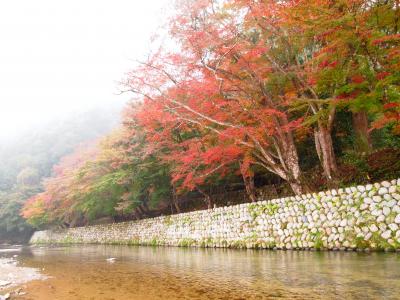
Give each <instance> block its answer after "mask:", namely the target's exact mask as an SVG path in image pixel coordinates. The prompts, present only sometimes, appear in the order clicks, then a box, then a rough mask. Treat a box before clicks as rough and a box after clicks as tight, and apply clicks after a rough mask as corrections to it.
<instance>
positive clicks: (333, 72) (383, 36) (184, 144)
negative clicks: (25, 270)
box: [22, 0, 400, 226]
mask: <svg viewBox="0 0 400 300" xmlns="http://www.w3.org/2000/svg"><path fill="white" fill-rule="evenodd" d="M398 6H399V4H398V2H397V1H379V0H378V1H365V0H341V1H331V0H310V1H309V0H307V1H306V0H292V1H291V0H287V1H273V0H266V1H251V0H227V1H217V0H214V1H213V0H197V1H196V0H184V1H177V3H176V14H175V15H174V16H173V17H172V18H171V20H170V21H169V23H168V30H169V31H168V33H169V38H170V43H173V44H174V47H172V48H173V49H172V50H169V48H171V47H160V48H159V49H157V50H156V51H155V52H153V53H150V54H149V56H148V59H147V60H145V61H140V62H138V63H137V65H136V66H135V68H134V69H133V70H132V71H131V72H129V73H128V74H127V76H126V78H125V80H124V81H123V82H122V89H123V90H124V91H127V92H131V93H132V94H133V96H134V99H133V101H132V103H130V104H129V105H128V106H127V107H126V109H125V111H124V121H123V128H122V129H121V130H120V131H119V132H118V133H114V134H113V135H110V136H109V137H107V138H105V140H104V141H103V142H102V143H101V144H100V146H97V147H96V149H97V150H96V151H97V152H96V154H94V153H91V152H86V151H78V152H76V153H75V154H73V155H72V156H71V157H68V158H66V159H65V160H63V161H62V162H60V164H59V165H58V166H57V167H56V168H55V172H54V177H52V178H50V179H48V180H47V181H46V182H45V183H44V186H45V191H44V192H43V193H42V194H39V195H37V196H35V197H33V198H31V199H30V200H29V201H28V202H27V204H26V206H25V208H24V210H23V212H22V213H23V215H24V217H26V218H28V219H29V220H30V221H31V222H32V223H37V220H41V222H42V223H62V222H65V223H66V224H67V225H68V226H70V225H71V224H72V225H73V224H74V222H85V221H86V220H87V219H88V218H91V217H92V218H93V217H94V218H98V217H99V216H107V215H108V216H109V215H116V214H121V211H124V209H125V211H130V212H132V211H134V215H135V216H143V215H149V214H150V211H151V207H152V205H153V207H154V205H156V204H155V203H158V202H159V201H166V202H170V203H171V204H172V205H173V206H174V207H175V210H176V211H178V212H179V198H180V197H181V196H182V195H184V194H185V193H190V192H197V193H200V194H201V195H203V196H204V197H205V199H206V203H207V205H208V207H211V206H212V204H213V203H212V197H211V196H210V195H209V194H208V193H207V192H206V191H207V187H209V186H212V185H218V183H219V182H221V180H229V178H230V176H236V177H238V178H241V179H242V181H243V186H244V188H245V190H246V191H247V193H248V197H249V199H251V200H252V201H254V200H255V199H256V195H255V183H254V178H255V176H256V175H257V174H269V175H268V176H272V177H274V178H277V180H279V181H284V182H286V183H287V184H288V185H289V186H290V188H291V189H292V191H293V193H295V194H301V193H304V192H308V191H310V190H315V189H317V188H318V187H316V186H315V185H313V183H312V182H310V181H309V180H307V176H306V173H307V172H309V170H310V168H314V169H315V170H321V171H320V174H322V175H323V176H324V178H325V179H324V180H325V183H326V185H327V186H328V187H331V186H337V185H338V184H339V179H340V178H339V177H340V170H339V169H340V168H339V166H338V165H339V164H340V160H341V157H342V156H344V154H343V153H345V152H346V151H347V152H349V151H350V152H351V151H353V152H352V153H356V154H357V155H359V157H362V155H366V154H367V153H369V152H371V151H372V150H373V149H374V147H375V146H374V142H373V137H371V132H372V133H373V132H378V133H380V134H381V135H382V134H383V133H384V134H386V135H390V136H392V135H396V134H399V133H400V104H399V102H400V101H399V95H400V94H399V81H400V76H399V75H400V72H399V71H400V70H399V66H400V61H399V59H400V47H399V45H400V43H399V42H400V33H399V25H400V24H399V20H400V15H399V14H400V11H399V7H398ZM348 124H351V125H350V127H349V125H348ZM346 126H347V127H346ZM340 131H344V132H347V133H349V135H351V136H352V137H353V139H352V140H351V142H348V141H342V140H340V135H339V133H340ZM342 135H343V134H342ZM346 143H347V144H346ZM376 144H377V143H376ZM343 145H347V146H343ZM305 147H306V148H307V150H304V148H305ZM338 147H341V149H340V151H338ZM349 149H350V150H349ZM301 153H303V154H304V153H305V154H306V156H309V157H310V158H309V159H308V160H313V161H312V163H304V162H305V161H307V157H305V158H303V157H302V156H301ZM338 155H339V156H341V157H339V158H338ZM311 157H313V158H311ZM317 162H318V163H317ZM310 165H312V166H311V167H310ZM227 178H228V179H227ZM161 199H163V200H161ZM39 223H40V222H39Z"/></svg>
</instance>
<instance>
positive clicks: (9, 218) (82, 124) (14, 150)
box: [0, 106, 120, 243]
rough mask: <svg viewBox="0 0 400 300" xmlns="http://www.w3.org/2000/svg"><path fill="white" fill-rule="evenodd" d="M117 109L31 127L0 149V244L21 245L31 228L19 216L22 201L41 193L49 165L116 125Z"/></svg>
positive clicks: (82, 114)
mask: <svg viewBox="0 0 400 300" xmlns="http://www.w3.org/2000/svg"><path fill="white" fill-rule="evenodd" d="M119 110H120V106H116V107H112V108H111V107H107V109H104V108H98V109H94V110H91V111H86V112H84V113H80V114H76V115H75V116H69V117H65V118H61V119H59V120H56V121H51V122H49V123H48V124H46V125H45V126H43V128H41V127H39V128H32V129H31V130H29V131H27V132H25V133H21V135H20V136H19V137H18V138H15V139H14V141H13V140H11V141H7V143H6V142H4V141H2V142H1V146H0V243H1V242H2V241H3V242H4V241H9V242H21V241H24V240H26V239H27V238H29V236H30V234H31V233H32V231H33V228H32V227H31V226H30V225H29V224H27V222H26V221H25V219H24V218H22V216H20V210H21V208H22V206H23V205H24V203H25V202H26V200H27V199H28V198H29V197H31V196H34V195H36V194H38V193H40V192H43V186H42V184H41V181H42V179H44V178H47V177H50V176H51V175H52V169H53V165H54V164H56V163H57V162H58V161H59V160H60V158H61V157H63V156H65V155H67V154H68V153H70V152H71V151H73V150H74V149H75V148H77V147H84V145H86V144H87V140H94V139H96V138H100V137H101V136H103V135H104V134H107V133H108V132H110V130H111V129H112V128H113V127H114V126H116V125H117V124H118V122H119Z"/></svg>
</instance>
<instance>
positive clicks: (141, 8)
mask: <svg viewBox="0 0 400 300" xmlns="http://www.w3.org/2000/svg"><path fill="white" fill-rule="evenodd" d="M170 2H172V1H171V0H169V1H168V0H143V1H142V0H108V1H107V0H64V1H60V0H35V1H32V0H10V1H0V42H1V43H0V137H2V136H6V135H12V134H16V133H18V132H20V131H21V130H22V129H24V130H25V129H26V128H29V127H30V126H32V125H33V124H39V123H41V122H46V121H48V120H51V119H54V118H57V117H59V116H60V115H64V114H66V113H70V112H73V111H78V110H79V111H82V110H85V109H89V108H91V107H93V106H96V105H106V104H107V103H111V102H116V101H117V102H118V101H119V102H120V103H121V102H124V101H126V100H127V96H116V95H115V94H116V93H117V91H118V89H117V83H116V82H117V81H118V80H120V79H122V78H123V77H124V74H125V72H127V71H128V70H129V68H130V67H131V66H133V62H132V61H133V60H135V59H140V58H141V57H143V56H144V55H145V54H146V53H147V52H148V49H149V46H150V45H149V44H150V42H149V41H150V37H151V35H152V34H153V33H154V32H156V31H157V28H159V27H160V26H161V25H162V24H163V22H165V18H166V16H165V11H166V7H168V4H169V3H170Z"/></svg>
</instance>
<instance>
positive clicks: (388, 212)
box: [31, 179, 400, 250]
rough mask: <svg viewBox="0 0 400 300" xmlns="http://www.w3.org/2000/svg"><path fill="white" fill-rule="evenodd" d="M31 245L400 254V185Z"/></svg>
mask: <svg viewBox="0 0 400 300" xmlns="http://www.w3.org/2000/svg"><path fill="white" fill-rule="evenodd" d="M31 243H33V244H38V243H101V244H130V245H168V246H199V247H232V248H234V247H237V248H278V249H330V250H335V249H341V250H344V249H370V250H379V249H381V250H383V249H385V250H388V249H400V179H397V180H392V181H391V182H388V181H384V182H381V183H375V184H368V185H366V186H357V187H349V188H345V189H338V190H331V191H325V192H319V193H313V194H306V195H301V196H296V197H287V198H282V199H274V200H261V201H258V202H256V203H246V204H240V205H235V206H230V207H220V208H215V209H210V210H202V211H194V212H190V213H184V214H178V215H172V216H162V217H157V218H152V219H145V220H140V221H134V222H125V223H116V224H108V225H96V226H88V227H78V228H71V229H66V230H58V231H56V230H47V231H37V232H35V234H34V235H33V237H32V238H31Z"/></svg>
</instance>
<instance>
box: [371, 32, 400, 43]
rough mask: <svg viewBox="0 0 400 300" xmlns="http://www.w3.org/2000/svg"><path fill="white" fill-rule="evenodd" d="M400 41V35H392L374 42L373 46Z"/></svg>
mask: <svg viewBox="0 0 400 300" xmlns="http://www.w3.org/2000/svg"><path fill="white" fill-rule="evenodd" d="M399 40H400V34H390V35H386V36H384V37H381V38H379V39H375V40H373V41H372V44H373V45H381V44H384V43H389V42H398V41H399Z"/></svg>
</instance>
